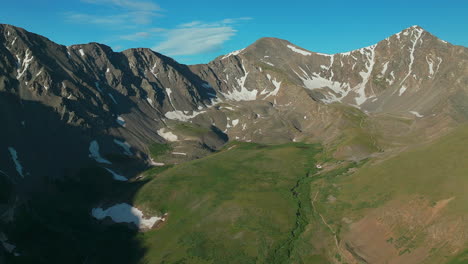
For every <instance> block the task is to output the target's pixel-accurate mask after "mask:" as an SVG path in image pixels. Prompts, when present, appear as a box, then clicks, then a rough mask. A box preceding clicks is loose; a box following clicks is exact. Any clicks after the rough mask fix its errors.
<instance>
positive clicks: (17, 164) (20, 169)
mask: <svg viewBox="0 0 468 264" xmlns="http://www.w3.org/2000/svg"><path fill="white" fill-rule="evenodd" d="M8 151H9V152H10V155H11V159H12V160H13V162H14V163H15V167H16V171H17V172H18V174H19V175H20V176H21V177H23V178H24V170H23V166H21V163H20V162H19V160H18V152H16V149H14V148H13V147H8Z"/></svg>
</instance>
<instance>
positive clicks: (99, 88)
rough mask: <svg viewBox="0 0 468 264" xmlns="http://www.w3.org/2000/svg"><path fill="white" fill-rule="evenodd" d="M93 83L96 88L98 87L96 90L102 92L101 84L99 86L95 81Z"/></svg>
mask: <svg viewBox="0 0 468 264" xmlns="http://www.w3.org/2000/svg"><path fill="white" fill-rule="evenodd" d="M94 85H95V86H96V89H98V91H99V92H101V93H102V89H101V86H99V83H98V82H95V83H94Z"/></svg>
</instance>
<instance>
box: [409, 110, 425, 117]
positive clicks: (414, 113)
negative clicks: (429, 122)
mask: <svg viewBox="0 0 468 264" xmlns="http://www.w3.org/2000/svg"><path fill="white" fill-rule="evenodd" d="M409 112H410V113H411V114H413V115H415V116H416V117H424V115H421V114H420V113H418V112H416V111H409Z"/></svg>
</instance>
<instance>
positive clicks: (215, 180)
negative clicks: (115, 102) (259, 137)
mask: <svg viewBox="0 0 468 264" xmlns="http://www.w3.org/2000/svg"><path fill="white" fill-rule="evenodd" d="M229 148H231V149H229ZM228 149H229V150H228ZM320 151H321V150H320V148H319V147H318V146H316V145H307V144H302V143H292V144H284V145H275V146H269V145H260V144H253V143H239V142H234V143H231V144H230V145H229V147H227V148H225V150H224V151H221V152H220V153H217V154H214V155H211V156H209V157H206V158H203V159H200V160H195V161H192V162H188V163H185V164H182V165H179V166H177V167H173V168H171V169H169V170H167V171H165V172H163V173H162V174H160V175H159V176H158V177H155V178H154V179H153V180H152V181H151V182H149V183H148V184H146V185H145V186H144V187H143V188H142V189H141V190H140V191H139V192H138V194H137V195H136V200H135V203H136V204H137V205H138V206H139V207H141V208H145V210H147V211H148V212H152V213H164V212H167V213H168V214H169V216H168V221H167V222H166V223H165V224H164V225H163V226H162V227H161V228H160V229H158V230H153V231H150V232H147V233H144V234H141V236H140V238H141V239H142V241H144V242H143V243H144V245H145V246H146V247H148V248H151V249H154V250H150V251H148V253H147V255H146V257H145V259H144V260H143V262H145V261H146V262H148V263H176V262H178V261H180V262H184V263H285V261H286V262H287V261H288V259H290V258H292V257H293V256H292V251H293V248H294V244H295V243H296V241H297V239H298V238H299V237H300V235H301V233H302V232H303V231H304V230H305V227H306V225H307V224H308V223H309V219H308V218H309V217H310V216H311V205H310V200H309V197H310V195H309V190H310V188H309V185H308V184H307V183H308V182H310V181H312V180H313V177H314V176H313V175H314V174H315V172H316V171H315V170H316V169H315V164H316V163H317V162H318V161H317V160H316V158H315V157H316V156H317V154H318V153H319V152H320ZM156 249H157V250H156ZM311 251H313V250H312V249H311ZM309 253H311V252H309ZM311 255H313V253H312V254H311ZM310 259H311V260H312V259H315V260H317V261H318V260H320V259H322V257H320V256H318V255H316V256H313V257H312V256H311V257H310ZM317 261H315V263H320V262H317ZM311 263H314V262H311Z"/></svg>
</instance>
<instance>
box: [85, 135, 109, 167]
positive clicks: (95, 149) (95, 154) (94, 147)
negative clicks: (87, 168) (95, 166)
mask: <svg viewBox="0 0 468 264" xmlns="http://www.w3.org/2000/svg"><path fill="white" fill-rule="evenodd" d="M89 157H90V158H92V159H94V160H95V161H97V162H99V163H104V164H112V163H111V162H110V161H108V160H106V159H104V158H103V157H101V154H100V153H99V144H98V143H97V141H96V140H93V141H91V143H90V144H89Z"/></svg>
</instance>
